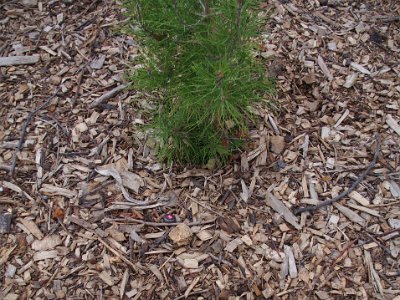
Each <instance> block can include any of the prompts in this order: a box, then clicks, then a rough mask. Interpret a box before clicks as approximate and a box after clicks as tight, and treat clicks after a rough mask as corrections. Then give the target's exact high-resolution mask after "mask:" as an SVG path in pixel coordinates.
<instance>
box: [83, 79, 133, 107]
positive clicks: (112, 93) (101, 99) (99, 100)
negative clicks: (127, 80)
mask: <svg viewBox="0 0 400 300" xmlns="http://www.w3.org/2000/svg"><path fill="white" fill-rule="evenodd" d="M128 86H129V84H121V85H119V86H117V87H115V88H113V89H112V90H111V91H108V92H107V93H105V94H104V95H102V96H100V97H99V98H97V99H96V100H94V101H93V102H92V104H90V106H89V107H90V108H95V107H97V106H100V105H102V104H103V103H104V102H106V101H107V100H108V99H110V98H112V97H114V96H115V95H116V94H118V93H119V92H120V91H122V90H123V89H125V88H127V87H128Z"/></svg>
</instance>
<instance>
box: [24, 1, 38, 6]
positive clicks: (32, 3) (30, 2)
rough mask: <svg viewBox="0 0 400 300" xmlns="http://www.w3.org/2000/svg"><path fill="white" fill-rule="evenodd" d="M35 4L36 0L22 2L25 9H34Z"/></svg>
mask: <svg viewBox="0 0 400 300" xmlns="http://www.w3.org/2000/svg"><path fill="white" fill-rule="evenodd" d="M37 4H38V2H37V0H22V5H23V6H26V7H36V6H37Z"/></svg>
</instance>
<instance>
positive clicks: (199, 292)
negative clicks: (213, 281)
mask: <svg viewBox="0 0 400 300" xmlns="http://www.w3.org/2000/svg"><path fill="white" fill-rule="evenodd" d="M206 292H209V290H201V291H196V292H191V293H189V294H188V295H187V296H193V295H198V294H203V293H206ZM187 296H186V295H182V296H179V297H176V298H175V299H174V300H180V299H185V298H187Z"/></svg>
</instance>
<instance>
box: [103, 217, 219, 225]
mask: <svg viewBox="0 0 400 300" xmlns="http://www.w3.org/2000/svg"><path fill="white" fill-rule="evenodd" d="M215 220H216V219H211V220H207V221H199V222H192V223H187V225H188V226H198V225H206V224H211V223H214V222H215ZM104 221H105V222H124V223H128V222H133V223H138V224H143V225H147V226H153V227H160V226H177V225H179V224H182V223H183V222H181V223H157V222H146V221H142V220H138V219H132V218H129V219H105V220H104Z"/></svg>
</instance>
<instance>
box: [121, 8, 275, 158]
mask: <svg viewBox="0 0 400 300" xmlns="http://www.w3.org/2000/svg"><path fill="white" fill-rule="evenodd" d="M257 2H258V1H257V0H126V2H125V5H126V7H127V9H128V13H129V17H130V18H131V20H132V22H134V26H132V28H134V34H135V36H136V37H137V39H138V40H139V41H140V44H141V46H142V52H143V55H142V58H143V61H142V62H143V66H144V67H143V68H140V69H138V70H137V71H136V72H135V74H134V75H133V76H132V81H133V82H134V86H135V88H136V89H141V90H145V91H150V92H153V94H154V95H157V96H158V101H157V102H158V104H159V105H158V110H157V113H156V114H155V116H154V120H153V124H152V125H153V126H152V127H153V128H154V132H155V134H156V136H157V137H158V138H159V140H160V149H159V154H160V156H161V157H162V158H163V159H167V160H168V161H177V162H179V163H190V164H204V163H207V162H208V160H209V159H210V158H216V159H218V160H219V161H221V162H225V161H226V160H227V159H228V158H229V156H230V155H231V154H232V152H233V151H235V150H237V149H239V147H240V145H241V144H242V141H243V133H245V132H247V130H248V125H249V121H250V120H251V113H250V110H249V108H250V106H251V105H252V104H253V103H254V102H256V101H258V100H260V99H262V96H263V95H265V93H267V92H268V91H269V90H270V86H269V84H268V82H267V81H266V79H265V78H264V74H265V70H264V68H263V66H262V65H261V64H260V63H259V62H258V61H257V60H256V59H255V57H254V55H253V50H254V49H253V46H254V45H253V44H252V42H251V41H252V38H253V37H254V36H255V35H256V33H257V27H258V19H257V11H256V8H257ZM155 92H156V93H155Z"/></svg>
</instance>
